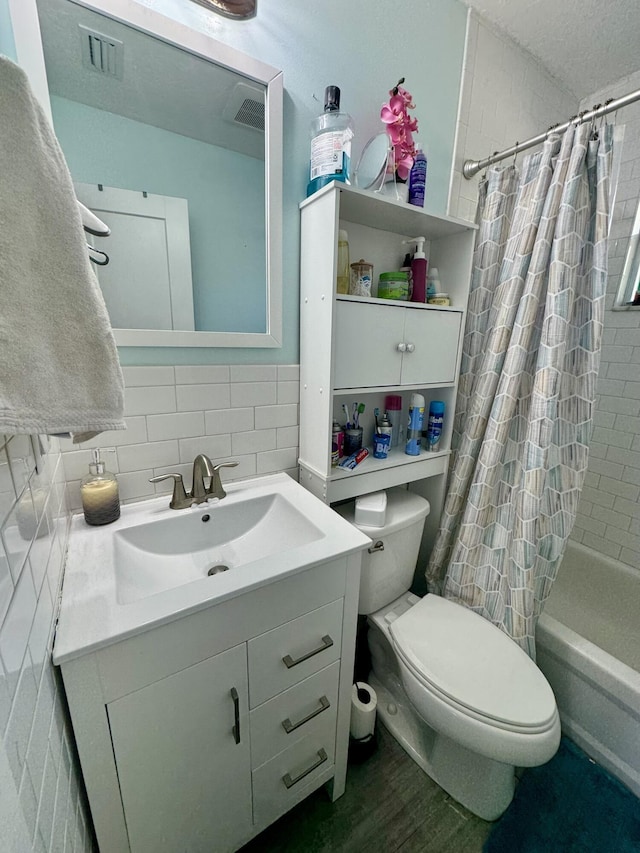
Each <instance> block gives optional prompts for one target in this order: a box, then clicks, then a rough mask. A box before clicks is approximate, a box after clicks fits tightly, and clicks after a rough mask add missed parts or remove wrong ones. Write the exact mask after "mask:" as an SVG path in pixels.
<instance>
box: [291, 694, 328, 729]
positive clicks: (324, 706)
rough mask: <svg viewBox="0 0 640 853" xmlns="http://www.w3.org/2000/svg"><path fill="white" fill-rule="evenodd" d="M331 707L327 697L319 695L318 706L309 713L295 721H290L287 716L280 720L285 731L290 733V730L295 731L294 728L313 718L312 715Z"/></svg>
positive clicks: (314, 715)
mask: <svg viewBox="0 0 640 853" xmlns="http://www.w3.org/2000/svg"><path fill="white" fill-rule="evenodd" d="M330 707H331V703H330V702H329V700H328V699H327V697H326V696H321V697H320V707H319V708H316V710H315V711H312V712H311V713H310V714H307V716H306V717H303V718H302V719H301V720H298V722H297V723H292V722H291V720H290V719H289V717H287V719H286V720H283V721H282V728H283V729H284V730H285V732H286V733H287V734H288V735H290V734H291V732H295V730H296V729H299V728H300V726H304V724H305V723H308V722H309V720H313V718H314V717H317V716H318V714H321V713H322V712H323V711H326V710H328V709H329V708H330Z"/></svg>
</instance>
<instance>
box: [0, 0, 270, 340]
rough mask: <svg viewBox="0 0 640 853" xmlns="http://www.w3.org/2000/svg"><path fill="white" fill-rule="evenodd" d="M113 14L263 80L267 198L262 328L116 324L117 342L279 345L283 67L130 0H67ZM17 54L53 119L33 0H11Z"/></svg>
mask: <svg viewBox="0 0 640 853" xmlns="http://www.w3.org/2000/svg"><path fill="white" fill-rule="evenodd" d="M69 2H73V3H76V4H77V5H79V6H85V7H86V8H88V9H91V10H93V11H95V12H99V13H100V14H103V15H106V16H108V17H110V18H114V19H115V20H117V21H119V22H120V23H123V24H128V25H130V26H132V27H135V28H136V29H138V30H141V31H142V32H144V33H148V34H149V35H151V36H154V37H155V38H158V39H160V40H161V41H165V42H168V43H169V44H173V45H175V46H177V47H179V48H182V49H183V50H186V51H188V52H189V53H193V54H195V55H196V56H200V57H202V58H203V59H206V60H209V61H210V62H215V63H216V64H218V65H223V66H224V67H226V68H229V69H231V70H233V71H237V72H239V73H240V74H243V75H244V76H245V77H248V78H250V79H252V80H255V81H256V82H258V83H262V84H263V85H265V86H266V89H267V94H266V108H265V139H266V150H265V172H266V185H265V203H266V210H265V214H266V217H265V218H266V229H267V233H266V248H267V258H266V260H267V263H266V272H267V330H266V332H180V331H164V330H155V329H114V336H115V339H116V343H117V344H118V346H128V347H281V346H282V135H283V134H282V122H283V80H282V72H281V71H278V70H277V69H276V68H272V67H271V66H270V65H266V64H265V63H264V62H260V61H259V60H257V59H253V58H252V57H250V56H247V54H245V53H242V52H241V51H239V50H236V49H235V48H232V47H229V46H228V45H226V44H223V43H222V42H219V41H216V39H213V38H211V37H210V36H207V35H205V34H204V33H199V32H197V31H196V30H192V29H190V28H189V27H186V26H185V25H184V24H180V23H178V22H177V21H174V20H172V19H171V18H167V17H165V16H164V15H160V14H159V13H158V12H155V11H153V10H152V9H148V8H146V7H145V6H141V5H140V3H138V2H134V0H69ZM9 15H10V18H11V25H12V29H13V35H14V41H15V46H16V54H17V59H18V62H19V63H20V65H21V66H22V68H23V69H24V70H25V71H26V73H27V75H28V77H29V80H30V82H31V86H32V88H33V90H34V92H35V94H36V96H37V97H38V99H39V101H40V103H41V104H42V106H43V108H44V110H45V112H46V113H47V115H48V116H49V119H50V120H51V104H50V101H49V89H48V86H47V75H46V70H45V64H44V54H43V49H42V40H41V37H40V25H39V22H38V10H37V6H36V0H9Z"/></svg>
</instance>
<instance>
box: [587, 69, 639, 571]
mask: <svg viewBox="0 0 640 853" xmlns="http://www.w3.org/2000/svg"><path fill="white" fill-rule="evenodd" d="M638 88H640V71H638V72H636V73H635V74H632V75H631V76H629V77H625V78H623V79H622V80H618V81H617V82H616V83H615V84H614V85H613V86H609V87H608V88H606V89H604V90H602V91H600V92H595V93H594V94H593V95H590V96H589V97H588V98H585V99H584V101H583V102H582V103H581V104H580V109H581V110H583V109H590V107H591V106H593V104H600V103H604V101H606V100H607V99H608V98H617V97H620V96H621V95H624V94H626V93H627V92H631V91H633V90H634V89H638ZM617 122H618V123H619V124H624V125H625V133H624V145H623V148H622V161H621V165H620V177H619V181H618V189H617V193H616V200H615V206H614V209H613V218H612V225H611V239H610V244H609V283H608V287H607V297H606V311H605V318H604V346H603V349H602V362H601V365H600V376H599V380H598V403H597V411H596V415H595V423H594V430H593V436H592V440H591V445H590V457H589V473H588V474H587V480H586V484H585V488H584V490H583V492H582V499H581V501H580V506H579V510H578V517H577V519H576V526H575V528H574V531H573V534H572V538H573V539H575V540H576V541H578V542H582V543H583V544H584V545H587V546H588V547H589V548H593V550H594V551H598V552H599V553H600V554H606V555H608V556H610V557H614V558H616V559H618V560H621V561H622V562H623V563H628V564H629V565H630V566H632V567H633V568H635V569H639V568H640V311H637V310H634V311H613V310H612V306H613V303H614V299H615V295H616V292H617V289H618V285H619V283H620V275H621V273H622V267H623V264H624V257H625V254H626V251H627V246H628V243H629V236H630V234H631V227H632V224H633V219H634V216H635V212H636V208H637V206H638V200H639V199H640V104H638V103H635V104H632V105H631V106H630V107H626V108H625V109H624V110H621V111H620V112H619V113H618V116H617Z"/></svg>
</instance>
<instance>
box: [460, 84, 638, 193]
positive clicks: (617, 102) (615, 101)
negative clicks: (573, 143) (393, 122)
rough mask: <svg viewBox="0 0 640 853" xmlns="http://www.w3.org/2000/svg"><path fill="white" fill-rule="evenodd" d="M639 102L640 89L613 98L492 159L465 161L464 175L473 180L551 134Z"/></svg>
mask: <svg viewBox="0 0 640 853" xmlns="http://www.w3.org/2000/svg"><path fill="white" fill-rule="evenodd" d="M638 100H640V89H636V91H635V92H629V94H628V95H624V96H623V97H622V98H611V99H610V100H608V101H606V102H605V103H604V104H599V105H598V106H597V107H594V108H593V109H591V110H585V111H583V112H581V113H578V115H575V116H572V117H571V118H570V119H569V121H566V122H565V123H564V124H555V125H552V126H551V127H550V128H549V129H548V130H547V131H545V133H539V134H538V135H537V136H532V137H531V139H527V140H526V142H516V144H515V145H512V146H511V148H506V149H505V150H504V151H495V152H494V153H493V154H492V155H491V156H490V157H486V158H485V159H484V160H465V163H464V166H463V167H462V174H463V175H464V176H465V178H466V179H467V180H469V179H470V178H473V176H474V175H477V174H478V172H480V171H481V170H482V169H486V168H487V166H491V164H492V163H497V162H498V161H499V160H505V159H506V158H507V157H511V155H512V154H519V153H520V151H526V149H527V148H533V146H534V145H539V144H540V143H541V142H544V141H545V139H546V138H547V136H549V134H550V133H551V132H553V133H564V132H565V130H567V129H568V128H569V127H570V126H571V125H572V124H581V123H582V122H583V121H591V119H594V118H600V116H606V115H607V113H613V112H615V111H616V110H619V109H621V108H622V107H628V106H629V104H632V103H633V102H634V101H638Z"/></svg>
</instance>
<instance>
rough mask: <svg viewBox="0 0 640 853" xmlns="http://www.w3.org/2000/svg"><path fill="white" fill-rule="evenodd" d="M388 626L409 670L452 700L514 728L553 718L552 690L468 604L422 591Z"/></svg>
mask: <svg viewBox="0 0 640 853" xmlns="http://www.w3.org/2000/svg"><path fill="white" fill-rule="evenodd" d="M389 630H390V633H391V637H392V639H393V644H394V647H395V649H396V652H397V653H398V655H399V656H400V657H401V658H402V659H403V660H404V662H405V663H406V664H407V666H409V668H410V669H411V670H412V672H413V673H414V674H415V675H416V676H417V677H418V678H419V679H420V680H421V681H422V682H423V683H424V684H425V686H426V687H427V688H429V687H430V686H431V687H433V688H435V690H436V691H440V692H441V693H443V694H444V695H445V696H446V697H448V698H449V699H450V700H452V702H453V703H454V704H455V705H459V706H462V707H463V708H467V709H469V710H470V711H472V712H473V713H474V715H480V716H482V717H485V718H487V719H488V720H495V721H496V722H497V723H502V724H503V725H504V724H506V725H508V726H515V727H517V728H535V729H538V730H539V729H540V728H541V727H544V726H546V725H547V724H551V723H552V722H553V720H554V719H555V716H556V703H555V698H554V695H553V692H552V690H551V688H550V687H549V684H548V682H547V680H546V678H545V677H544V675H543V674H542V673H541V672H540V670H539V669H538V667H537V666H536V665H535V663H534V662H533V661H532V660H531V658H530V657H529V656H528V655H527V654H526V652H525V651H523V649H521V648H520V646H518V645H517V644H516V643H515V642H514V641H513V640H511V638H510V637H508V636H507V635H506V634H505V633H503V632H502V631H501V630H500V629H499V628H496V626H495V625H492V624H491V622H489V621H488V620H487V619H484V618H483V617H482V616H480V615H479V614H477V613H474V612H473V611H472V610H469V609H468V608H466V607H463V606H462V605H460V604H455V603H454V602H452V601H448V600H447V599H445V598H441V597H440V596H437V595H426V596H425V597H424V598H422V599H420V601H419V602H418V603H417V604H416V605H414V606H413V607H411V608H409V609H408V610H407V611H406V612H405V613H403V614H402V615H401V616H399V617H398V618H397V619H396V620H394V621H393V622H392V623H391V625H390V626H389Z"/></svg>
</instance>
